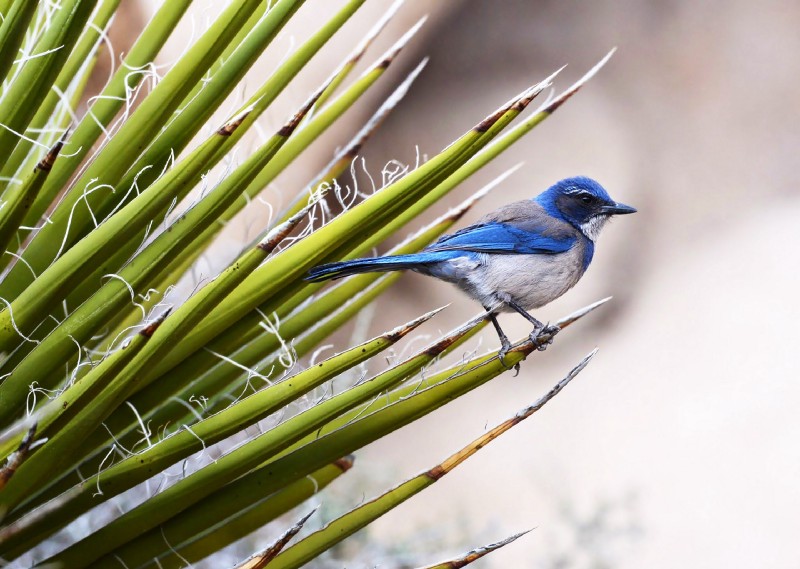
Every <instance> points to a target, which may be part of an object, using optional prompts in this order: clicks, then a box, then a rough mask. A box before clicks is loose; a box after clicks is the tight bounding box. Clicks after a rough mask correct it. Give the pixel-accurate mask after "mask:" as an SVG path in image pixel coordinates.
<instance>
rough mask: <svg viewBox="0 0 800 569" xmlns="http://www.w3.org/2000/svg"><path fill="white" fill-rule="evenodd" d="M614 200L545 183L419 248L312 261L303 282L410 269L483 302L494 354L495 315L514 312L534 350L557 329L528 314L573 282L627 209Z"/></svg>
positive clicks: (575, 181)
mask: <svg viewBox="0 0 800 569" xmlns="http://www.w3.org/2000/svg"><path fill="white" fill-rule="evenodd" d="M635 212H636V209H634V208H632V207H631V206H628V205H625V204H622V203H618V202H615V201H614V200H613V199H611V197H610V196H609V195H608V193H607V192H606V191H605V190H604V189H603V187H602V186H601V185H600V184H598V183H597V182H595V181H594V180H592V179H590V178H586V177H584V176H577V177H574V178H567V179H564V180H561V181H560V182H557V183H555V184H553V185H552V186H551V187H550V188H548V189H547V190H545V191H544V192H542V193H541V194H539V195H538V196H537V197H535V198H533V199H529V200H523V201H519V202H514V203H511V204H508V205H506V206H503V207H501V208H499V209H497V210H495V211H494V212H492V213H490V214H488V215H486V216H485V217H484V218H483V219H481V220H480V221H479V222H478V223H476V224H475V225H470V226H469V227H465V228H464V229H461V230H459V231H456V232H455V233H452V234H449V235H444V236H442V237H441V238H440V239H439V240H438V241H436V242H435V243H433V244H431V245H429V246H428V247H426V248H425V249H423V250H422V251H420V252H419V253H413V254H410V255H395V256H386V257H372V258H366V259H355V260H352V261H343V262H339V263H330V264H327V265H320V266H318V267H315V268H313V269H311V270H310V271H309V276H308V277H307V278H306V280H309V281H314V282H317V281H323V280H327V279H338V278H342V277H345V276H348V275H353V274H357V273H368V272H375V271H400V270H405V269H411V270H412V271H416V272H418V273H422V274H424V275H429V276H432V277H436V278H438V279H441V280H443V281H447V282H449V283H453V284H454V285H456V286H457V287H458V288H460V289H461V290H463V291H464V292H465V293H467V294H468V295H469V296H471V297H472V298H474V299H475V300H477V301H478V302H480V303H481V305H483V307H484V309H486V311H487V312H488V313H489V319H490V320H491V322H492V324H493V325H494V327H495V329H496V330H497V335H498V336H499V338H500V343H501V346H502V348H501V350H500V356H501V358H502V356H504V355H505V354H506V353H507V352H508V350H509V349H510V348H511V342H509V340H508V337H507V336H506V335H505V333H504V332H503V330H502V328H500V324H499V323H498V322H497V318H496V314H497V313H499V312H511V311H514V312H518V313H519V314H521V315H522V316H524V317H525V318H526V319H527V320H528V321H529V322H530V323H531V324H533V327H534V328H533V332H531V335H530V337H531V340H532V341H533V342H534V343H535V344H536V346H537V348H538V349H540V350H542V349H544V348H545V347H546V346H547V344H549V343H550V342H551V341H552V337H553V336H554V335H555V334H556V333H557V332H558V328H557V327H556V326H545V325H544V324H542V323H541V322H539V321H538V320H537V319H536V318H534V317H533V316H531V315H530V314H529V313H528V311H529V310H533V309H536V308H540V307H542V306H544V305H545V304H548V303H549V302H552V301H553V300H555V299H556V298H558V297H559V296H561V295H562V294H564V293H565V292H567V291H568V290H569V289H570V288H572V287H573V286H574V285H575V283H577V282H578V281H579V280H580V278H581V277H582V276H583V274H584V273H585V272H586V269H587V268H588V267H589V264H590V263H591V262H592V257H593V255H594V246H595V241H596V240H597V237H598V235H599V234H600V230H601V229H602V228H603V226H604V225H605V223H606V222H607V221H608V220H609V219H610V218H611V217H612V216H614V215H621V214H627V213H635Z"/></svg>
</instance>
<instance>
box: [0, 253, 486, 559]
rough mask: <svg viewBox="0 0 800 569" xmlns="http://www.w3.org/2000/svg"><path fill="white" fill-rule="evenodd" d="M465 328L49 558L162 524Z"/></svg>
mask: <svg viewBox="0 0 800 569" xmlns="http://www.w3.org/2000/svg"><path fill="white" fill-rule="evenodd" d="M295 246H296V245H295ZM473 327H474V324H473ZM468 332H470V328H462V329H460V330H457V331H456V332H454V333H452V334H450V335H448V336H446V337H445V338H443V339H441V340H439V341H438V342H436V343H435V344H433V345H431V346H430V347H428V348H426V349H425V350H423V351H422V352H420V353H418V354H417V355H415V356H412V357H411V358H409V359H407V360H406V361H404V362H402V363H400V364H398V365H396V366H394V367H392V368H390V369H389V370H387V371H385V372H383V373H381V374H378V375H376V376H375V377H373V378H372V379H370V380H368V381H365V382H363V383H361V384H358V385H355V386H354V387H351V388H350V389H348V390H347V391H345V392H343V393H341V394H339V395H336V396H334V397H332V398H331V399H328V400H326V401H323V402H320V403H318V404H316V405H314V406H313V407H311V408H309V409H307V410H306V411H304V412H302V413H300V414H299V415H296V416H294V417H292V418H290V419H288V420H286V421H285V422H283V423H281V424H279V425H277V426H276V427H274V428H272V429H271V430H270V431H268V432H266V433H264V434H263V435H261V436H259V437H257V438H255V439H253V440H251V441H249V442H247V443H245V444H243V445H241V446H239V447H237V448H236V449H234V450H232V451H231V452H230V453H228V454H226V455H225V456H223V457H221V458H219V459H217V460H216V461H215V462H214V463H212V464H209V465H208V466H206V467H204V468H202V469H201V470H199V471H197V472H195V473H193V474H191V475H189V476H187V477H186V478H184V479H182V480H180V481H178V482H177V483H175V484H174V485H173V486H171V487H169V488H168V489H166V490H164V491H163V492H161V493H160V494H158V495H157V496H154V497H153V498H151V499H150V500H148V501H147V502H145V503H144V504H142V505H141V506H139V507H137V508H134V509H133V510H131V511H130V512H128V513H127V514H125V515H123V516H122V517H120V518H118V519H117V520H115V521H113V522H111V523H110V524H108V525H107V526H105V527H104V528H102V529H100V530H99V531H97V532H95V533H93V534H92V535H90V536H88V537H87V538H85V539H84V540H82V541H80V542H78V543H76V544H75V545H73V546H71V547H69V548H68V549H66V550H64V551H63V552H62V553H60V554H58V555H57V556H56V557H54V558H53V559H52V563H55V565H54V566H63V567H77V566H83V565H85V564H87V563H94V562H96V561H97V560H98V559H99V558H100V557H102V556H103V555H106V554H110V553H111V552H112V551H113V550H114V549H115V548H118V547H120V546H122V545H124V544H126V543H127V542H129V541H131V540H132V539H134V538H135V537H136V536H138V535H142V534H143V533H144V532H146V531H147V530H149V529H150V528H154V527H156V526H158V525H159V524H163V523H164V522H166V521H167V520H169V519H170V518H172V517H173V516H175V515H177V514H178V513H179V512H181V511H183V510H185V509H186V508H188V507H190V506H191V505H192V504H194V503H196V502H197V501H199V500H202V499H203V498H204V497H205V496H208V495H210V494H212V493H213V492H216V491H219V489H220V488H222V487H223V486H224V485H225V484H226V483H227V482H228V481H229V480H231V479H234V478H236V477H237V476H241V475H243V474H246V473H247V472H248V471H250V470H252V469H253V468H254V467H256V466H257V465H258V464H260V463H262V462H264V461H266V460H268V459H269V458H270V456H272V455H274V454H276V453H278V452H280V451H281V450H283V449H285V448H287V447H288V446H290V445H291V444H292V443H294V442H296V441H298V440H300V439H301V438H302V437H304V436H306V435H307V434H309V433H311V432H313V431H315V430H316V429H318V428H319V427H321V426H322V425H324V424H326V423H328V422H329V421H330V420H332V419H333V418H335V417H337V416H339V415H341V414H342V413H344V412H346V411H347V410H348V409H352V408H353V407H354V406H357V405H359V404H360V403H363V402H364V401H368V400H370V399H372V398H374V397H376V396H377V395H378V394H380V393H381V392H383V391H385V390H386V389H389V388H391V387H392V386H394V385H397V384H399V383H400V382H402V381H403V380H405V379H406V378H408V377H409V376H411V375H413V374H415V373H417V372H418V371H419V370H420V369H421V368H422V367H424V366H425V365H427V364H429V363H430V362H431V361H433V360H434V359H435V358H437V357H438V356H440V355H441V354H442V353H444V352H446V351H447V350H448V348H451V347H452V345H453V344H454V343H455V342H457V341H458V340H459V339H461V338H462V337H463V336H465V335H466V334H467V333H468ZM346 454H348V453H342V454H341V455H339V456H340V457H341V456H344V455H346ZM333 460H336V459H335V458H334V459H332V460H330V461H328V462H333ZM322 466H324V464H323V465H319V467H318V468H321V467H322ZM313 470H316V468H315V469H313ZM309 472H311V471H309ZM1 497H2V496H1V495H0V498H1Z"/></svg>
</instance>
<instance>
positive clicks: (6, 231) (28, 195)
mask: <svg viewBox="0 0 800 569" xmlns="http://www.w3.org/2000/svg"><path fill="white" fill-rule="evenodd" d="M63 146H64V142H63V140H62V141H61V142H59V143H58V144H56V145H55V146H54V147H53V148H52V149H51V150H50V151H49V152H48V153H47V155H46V156H45V157H44V158H42V160H41V161H40V162H39V163H38V164H37V165H36V168H34V169H33V172H31V174H30V175H28V176H27V177H26V178H25V180H24V181H23V182H22V183H21V184H20V185H19V186H16V185H13V184H12V185H10V186H9V187H8V188H7V189H6V191H5V193H3V206H2V209H0V251H5V250H6V249H7V248H8V246H9V243H10V242H11V240H12V239H13V238H14V236H15V235H16V233H17V228H18V227H19V224H20V222H21V221H22V218H23V217H25V212H26V211H27V210H28V208H29V207H30V206H31V204H32V203H33V200H34V199H35V198H36V195H37V193H38V192H39V190H40V189H41V187H42V184H44V181H45V180H46V179H47V176H48V174H49V173H50V170H51V169H52V168H53V163H54V162H55V161H56V158H58V153H59V152H61V148H62V147H63Z"/></svg>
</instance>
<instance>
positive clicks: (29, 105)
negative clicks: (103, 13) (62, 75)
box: [0, 0, 97, 156]
mask: <svg viewBox="0 0 800 569" xmlns="http://www.w3.org/2000/svg"><path fill="white" fill-rule="evenodd" d="M96 5H97V0H93V1H91V0H66V1H65V2H63V3H62V5H61V8H60V9H59V10H58V11H57V12H56V13H55V14H54V15H53V17H52V20H51V21H50V24H49V26H47V29H46V30H45V32H44V34H43V35H42V37H41V38H40V40H39V41H38V42H37V44H36V47H35V51H36V53H37V54H40V56H39V57H32V58H30V59H28V60H27V61H25V62H24V63H23V64H22V69H21V71H20V73H19V74H18V75H17V76H16V77H14V79H13V81H12V83H11V85H10V86H9V87H8V89H7V90H6V91H5V93H4V96H3V99H2V101H0V124H2V125H3V126H4V128H2V129H0V153H2V155H3V156H9V155H10V154H11V153H12V152H13V150H14V148H15V147H16V146H17V142H18V141H19V133H23V132H25V129H26V128H27V127H28V124H29V123H30V121H31V119H32V118H33V116H34V114H35V112H36V109H37V108H38V107H39V105H40V104H41V102H42V101H43V100H44V99H45V97H46V96H47V94H48V93H49V91H50V88H51V86H52V85H53V83H54V81H55V80H56V77H57V76H58V73H59V72H60V70H61V67H62V65H63V64H64V62H65V61H66V59H67V57H68V56H69V54H70V52H71V51H72V48H73V47H74V46H75V43H76V42H77V41H78V36H79V34H80V33H81V30H82V29H83V27H84V25H85V24H86V22H87V21H88V19H89V16H90V14H91V13H92V10H93V9H94V7H95V6H96Z"/></svg>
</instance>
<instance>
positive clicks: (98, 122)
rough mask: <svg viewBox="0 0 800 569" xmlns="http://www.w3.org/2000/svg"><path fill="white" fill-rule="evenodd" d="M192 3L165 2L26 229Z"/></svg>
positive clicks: (95, 107) (79, 131)
mask: <svg viewBox="0 0 800 569" xmlns="http://www.w3.org/2000/svg"><path fill="white" fill-rule="evenodd" d="M191 1H192V0H170V1H169V2H164V3H163V4H162V5H161V7H160V8H159V9H158V12H156V14H155V15H154V16H153V18H152V19H151V20H150V22H149V23H148V24H147V26H146V27H145V28H144V30H142V33H141V34H140V35H139V37H138V39H137V40H136V43H134V44H133V46H132V47H131V50H130V52H129V53H128V54H127V55H126V56H125V60H124V61H123V62H122V65H121V66H120V68H119V69H118V70H117V71H116V72H115V73H114V76H113V77H111V79H110V80H109V81H108V83H107V84H106V86H105V87H104V88H103V90H102V91H101V93H100V94H99V95H98V96H97V97H95V98H94V100H93V101H92V105H91V107H90V109H91V112H90V113H87V115H86V116H85V117H84V118H83V119H82V120H81V121H80V123H78V126H77V127H76V128H75V131H74V132H73V133H72V135H71V136H70V139H69V141H68V146H67V150H68V154H69V156H65V157H64V158H63V159H62V160H60V161H59V163H58V165H56V166H55V167H54V168H53V172H52V173H51V175H50V176H49V177H48V181H47V183H45V185H44V187H43V188H42V192H41V194H40V195H39V197H38V198H37V199H36V201H35V202H34V204H33V207H32V208H31V211H30V214H29V215H28V216H27V217H26V218H25V224H26V225H33V224H35V223H36V222H37V221H38V220H39V218H40V217H41V215H42V214H43V213H44V212H45V210H46V209H47V208H48V207H49V206H50V204H51V203H52V201H53V200H54V199H55V198H56V196H57V195H58V193H59V192H60V191H61V190H62V189H63V188H64V187H65V186H66V184H67V181H68V180H69V178H70V177H71V176H72V175H73V174H74V173H75V171H76V170H77V169H78V167H79V166H80V164H81V163H82V161H83V159H84V158H85V157H86V156H87V155H88V154H89V152H90V151H91V149H92V147H93V146H94V144H95V142H96V141H97V139H98V137H99V136H100V135H101V134H103V133H104V131H106V129H107V128H108V126H109V125H110V123H111V121H112V119H113V118H114V117H115V116H116V114H117V112H118V111H119V110H120V109H121V108H122V106H123V105H124V104H125V102H126V101H127V100H128V91H132V90H134V89H135V88H136V87H137V85H138V84H139V83H140V82H141V81H142V79H144V77H146V75H147V73H146V72H145V68H146V67H147V66H148V65H149V64H150V62H151V61H152V60H153V59H154V58H155V56H156V54H157V53H158V51H159V50H160V49H161V47H162V46H163V45H164V43H165V42H166V40H167V38H168V37H169V34H170V33H171V32H172V30H173V29H174V28H175V25H176V24H177V22H178V20H180V18H181V16H183V14H184V12H185V11H186V8H187V7H188V6H189V4H191ZM76 107H77V105H75V104H73V105H72V108H76ZM67 199H70V198H67ZM15 290H16V291H17V292H16V293H15V294H14V296H16V294H18V291H19V290H21V288H19V287H18V288H17V289H15ZM6 294H8V293H6Z"/></svg>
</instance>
